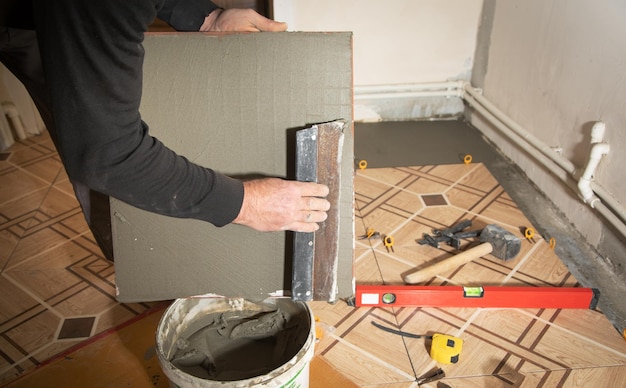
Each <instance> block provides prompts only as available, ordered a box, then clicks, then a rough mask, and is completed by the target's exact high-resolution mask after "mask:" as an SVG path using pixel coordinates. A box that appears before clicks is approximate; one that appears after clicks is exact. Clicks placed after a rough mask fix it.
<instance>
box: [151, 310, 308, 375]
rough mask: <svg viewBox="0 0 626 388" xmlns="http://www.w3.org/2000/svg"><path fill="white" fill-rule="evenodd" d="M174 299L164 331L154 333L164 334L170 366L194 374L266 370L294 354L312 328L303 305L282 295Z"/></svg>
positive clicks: (274, 367) (230, 373)
mask: <svg viewBox="0 0 626 388" xmlns="http://www.w3.org/2000/svg"><path fill="white" fill-rule="evenodd" d="M176 303H178V306H176V307H175V306H174V305H172V306H171V307H170V309H168V311H166V313H165V315H164V317H163V319H162V322H161V323H160V324H159V329H160V330H162V331H164V332H167V333H158V335H159V336H161V337H163V336H164V337H165V338H166V340H165V341H163V344H162V345H163V349H162V351H163V355H164V358H166V359H167V361H169V363H170V364H171V365H170V366H173V367H174V368H176V369H178V370H179V371H181V372H183V373H185V374H188V375H191V376H194V377H196V378H198V379H204V380H211V381H241V380H246V379H251V378H254V377H257V376H263V375H267V374H269V373H270V372H272V371H273V370H276V369H277V368H279V367H281V366H282V365H284V364H285V363H287V362H288V361H289V360H291V359H292V358H294V356H296V355H297V354H298V352H300V351H301V349H302V348H303V346H304V345H305V343H306V342H307V339H309V338H308V337H309V336H310V334H311V332H312V330H311V327H312V320H311V314H310V311H309V310H308V307H307V306H306V305H305V304H304V303H301V302H293V301H292V300H291V299H287V298H269V299H267V300H265V301H263V302H261V303H252V302H248V301H245V300H243V299H239V298H233V299H229V298H210V299H208V300H203V299H195V298H191V299H189V300H179V301H177V302H175V304H176ZM183 305H186V306H185V307H182V306H183ZM166 321H167V322H166ZM176 321H178V322H179V323H180V324H179V325H178V327H174V326H175V324H174V322H176ZM172 331H174V332H175V333H172ZM159 342H160V341H159V340H158V339H157V344H158V343H159Z"/></svg>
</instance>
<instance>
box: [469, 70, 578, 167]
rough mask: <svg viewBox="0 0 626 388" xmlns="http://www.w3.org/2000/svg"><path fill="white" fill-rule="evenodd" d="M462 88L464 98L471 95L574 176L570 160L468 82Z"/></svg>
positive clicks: (518, 134)
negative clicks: (524, 127)
mask: <svg viewBox="0 0 626 388" xmlns="http://www.w3.org/2000/svg"><path fill="white" fill-rule="evenodd" d="M463 90H464V92H465V93H464V94H463V98H464V99H466V98H465V96H467V95H469V96H471V97H473V98H474V100H476V101H477V102H478V103H480V104H481V105H482V106H484V107H485V108H486V109H488V110H489V111H490V112H491V113H492V114H493V116H495V117H496V118H497V119H498V120H500V121H501V122H502V123H504V124H506V126H507V127H509V128H510V129H511V130H513V132H515V134H516V135H517V136H519V137H521V138H522V139H524V140H525V141H526V142H527V143H528V144H530V145H532V146H533V147H534V148H535V149H537V150H538V151H540V152H541V153H542V154H543V155H545V156H546V157H548V158H549V159H550V160H551V161H553V162H554V163H556V164H557V165H558V166H559V167H561V168H562V169H563V170H565V171H566V172H567V173H569V174H570V175H572V176H574V175H575V174H576V166H575V165H574V164H573V163H572V162H570V161H569V160H568V159H566V158H564V157H562V156H561V155H559V154H558V153H556V152H554V149H552V148H551V147H548V146H547V145H545V144H544V143H543V142H542V141H541V140H539V139H538V138H537V137H535V136H534V135H532V134H531V133H529V132H527V131H526V130H525V129H523V128H522V127H521V126H520V125H519V124H517V123H516V122H514V121H513V120H511V119H510V118H509V117H508V116H506V115H505V114H504V113H503V112H502V111H500V110H499V109H498V108H496V107H495V105H493V104H492V103H490V102H489V101H488V100H487V99H486V98H485V97H483V96H482V95H480V94H479V93H478V92H476V90H474V88H473V87H472V86H471V85H470V84H469V83H468V82H466V83H465V84H464V85H463ZM466 100H467V99H466ZM468 102H469V101H468ZM518 144H519V143H518Z"/></svg>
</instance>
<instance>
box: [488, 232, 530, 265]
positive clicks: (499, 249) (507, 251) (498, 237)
mask: <svg viewBox="0 0 626 388" xmlns="http://www.w3.org/2000/svg"><path fill="white" fill-rule="evenodd" d="M480 241H481V242H488V243H490V244H491V245H492V246H493V251H492V252H491V254H492V255H494V256H496V257H498V258H500V259H502V260H504V261H507V260H511V259H514V258H515V256H517V254H518V253H519V251H520V249H521V247H522V241H521V240H520V238H519V237H517V236H515V235H514V234H513V233H511V232H509V231H508V230H506V229H504V228H503V227H501V226H498V225H495V224H491V225H487V226H485V229H483V231H482V232H481V233H480Z"/></svg>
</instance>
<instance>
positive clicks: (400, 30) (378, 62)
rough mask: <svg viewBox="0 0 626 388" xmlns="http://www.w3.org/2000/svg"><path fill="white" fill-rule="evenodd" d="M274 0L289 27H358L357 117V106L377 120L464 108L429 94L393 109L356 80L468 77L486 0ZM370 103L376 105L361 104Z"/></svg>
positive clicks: (391, 81)
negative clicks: (367, 97)
mask: <svg viewBox="0 0 626 388" xmlns="http://www.w3.org/2000/svg"><path fill="white" fill-rule="evenodd" d="M273 3H274V18H275V19H276V20H280V21H284V22H287V23H288V25H289V31H352V32H353V34H354V36H353V44H354V85H355V93H356V95H355V97H356V106H355V114H356V116H357V117H356V119H357V120H358V119H359V117H358V116H359V112H361V115H362V118H364V119H366V118H369V119H374V120H375V119H394V118H395V119H412V118H421V117H420V116H422V117H423V116H429V115H430V116H433V115H438V114H439V115H446V114H454V113H460V112H461V111H462V109H463V107H462V104H459V101H453V102H452V106H449V104H445V103H443V105H445V106H442V101H433V100H432V98H430V99H427V101H424V100H422V101H419V102H416V101H413V100H411V101H406V100H403V101H400V102H399V103H398V104H396V108H395V109H394V108H393V106H389V104H388V101H360V100H359V87H361V86H366V85H383V86H385V85H389V86H391V85H408V86H410V85H412V84H416V83H425V82H441V81H447V80H467V81H469V80H470V77H471V71H472V66H473V56H474V51H475V45H476V33H477V30H478V22H479V17H480V12H481V7H482V0H394V1H388V2H381V1H380V0H317V1H310V0H274V2H273ZM386 100H389V98H387V99H386ZM444 102H445V101H444ZM425 106H428V107H427V109H425V108H424V107H425ZM368 108H369V109H370V110H371V111H372V112H369V113H367V112H364V111H363V109H368ZM368 115H369V116H368ZM371 115H373V117H370V116H371ZM366 116H367V117H366Z"/></svg>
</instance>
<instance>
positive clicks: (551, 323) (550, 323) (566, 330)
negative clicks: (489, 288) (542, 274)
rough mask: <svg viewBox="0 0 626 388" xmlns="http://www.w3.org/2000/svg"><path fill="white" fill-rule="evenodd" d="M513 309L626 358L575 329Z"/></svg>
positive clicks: (625, 354) (625, 355) (624, 355)
mask: <svg viewBox="0 0 626 388" xmlns="http://www.w3.org/2000/svg"><path fill="white" fill-rule="evenodd" d="M493 310H500V309H497V308H494V309H493ZM515 310H516V311H519V312H521V313H523V314H524V315H527V316H529V317H532V318H533V319H536V320H538V321H540V322H543V323H545V324H546V325H548V326H550V327H553V328H555V329H559V330H561V331H564V332H566V333H568V334H571V335H573V336H575V337H578V338H579V339H581V340H584V341H585V342H589V343H590V344H592V345H595V346H598V347H600V348H602V349H604V350H607V351H609V352H611V353H613V354H615V355H618V356H621V357H625V358H626V353H622V352H620V351H619V350H615V349H613V348H611V347H608V346H606V345H603V344H601V343H599V342H597V341H595V340H594V339H592V338H589V337H585V336H584V335H582V334H579V333H576V332H575V331H572V330H569V329H566V328H565V327H563V326H561V325H557V324H555V323H553V322H550V321H548V320H546V319H544V318H541V317H539V316H537V315H534V314H531V313H529V312H528V311H526V310H524V309H518V308H516V309H515Z"/></svg>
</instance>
